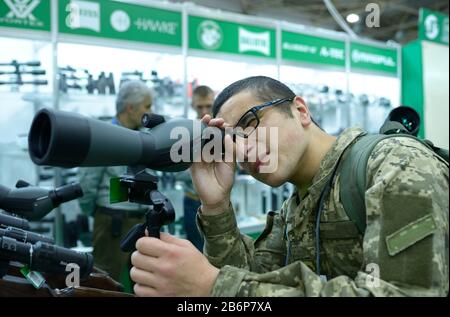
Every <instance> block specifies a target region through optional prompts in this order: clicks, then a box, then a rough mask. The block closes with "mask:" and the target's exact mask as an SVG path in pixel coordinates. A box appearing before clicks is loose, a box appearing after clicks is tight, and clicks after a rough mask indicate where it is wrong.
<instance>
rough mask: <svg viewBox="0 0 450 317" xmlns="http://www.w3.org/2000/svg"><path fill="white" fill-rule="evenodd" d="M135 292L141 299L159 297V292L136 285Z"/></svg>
mask: <svg viewBox="0 0 450 317" xmlns="http://www.w3.org/2000/svg"><path fill="white" fill-rule="evenodd" d="M133 290H134V293H135V294H136V295H137V296H140V297H158V293H157V291H156V290H155V289H154V288H152V287H148V286H144V285H140V284H135V285H134V287H133Z"/></svg>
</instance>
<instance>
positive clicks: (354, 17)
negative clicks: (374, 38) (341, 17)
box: [346, 13, 359, 23]
mask: <svg viewBox="0 0 450 317" xmlns="http://www.w3.org/2000/svg"><path fill="white" fill-rule="evenodd" d="M346 20H347V22H348V23H356V22H358V21H359V15H357V14H355V13H350V14H349V15H347V18H346Z"/></svg>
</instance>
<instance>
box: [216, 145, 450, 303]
mask: <svg viewBox="0 0 450 317" xmlns="http://www.w3.org/2000/svg"><path fill="white" fill-rule="evenodd" d="M400 145H401V146H400ZM367 176H368V178H367V180H368V188H367V190H366V209H367V228H366V232H365V235H364V241H363V253H364V263H363V264H364V268H363V269H367V271H368V273H370V274H368V273H366V272H365V271H363V270H361V271H360V272H358V273H357V274H356V276H355V277H349V276H338V277H336V278H334V279H331V280H329V281H323V280H321V279H320V278H319V276H317V274H316V273H314V272H313V271H312V270H311V269H310V268H309V267H308V266H306V265H305V264H304V263H303V262H300V261H298V262H294V263H292V264H290V265H287V266H285V267H282V268H279V269H277V270H274V271H272V272H266V273H263V274H258V273H254V272H250V271H248V270H244V269H242V268H236V267H232V266H228V265H227V266H224V267H222V268H221V270H220V273H219V275H218V278H217V280H216V282H215V284H214V286H213V290H212V295H213V296H359V297H366V296H446V295H447V293H448V284H449V276H448V257H449V256H448V210H449V198H448V190H449V189H448V177H449V174H448V166H446V165H445V164H443V163H442V162H441V161H439V160H438V159H437V158H436V157H435V156H434V155H433V154H432V153H431V152H430V151H428V150H427V149H426V148H425V147H424V146H423V145H421V144H419V143H418V142H417V141H414V140H411V139H406V138H391V139H388V140H385V141H382V142H380V144H378V145H377V147H376V148H375V149H374V152H373V153H372V155H371V157H370V159H369V162H368V175H367ZM369 271H370V272H369Z"/></svg>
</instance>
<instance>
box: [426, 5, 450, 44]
mask: <svg viewBox="0 0 450 317" xmlns="http://www.w3.org/2000/svg"><path fill="white" fill-rule="evenodd" d="M419 39H421V40H426V41H432V42H436V43H441V44H447V45H448V15H445V14H442V13H440V12H435V11H431V10H428V9H424V8H422V9H420V13H419Z"/></svg>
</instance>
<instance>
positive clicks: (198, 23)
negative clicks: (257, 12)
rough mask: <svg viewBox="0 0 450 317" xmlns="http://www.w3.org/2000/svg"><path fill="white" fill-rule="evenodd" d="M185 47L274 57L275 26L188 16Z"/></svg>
mask: <svg viewBox="0 0 450 317" xmlns="http://www.w3.org/2000/svg"><path fill="white" fill-rule="evenodd" d="M189 48H191V49H198V50H204V51H211V52H220V53H231V54H239V55H251V56H261V57H268V58H275V55H276V49H275V30H274V29H270V28H263V27H258V26H252V25H248V24H238V23H233V22H226V21H221V20H215V19H208V18H205V17H197V16H189Z"/></svg>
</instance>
